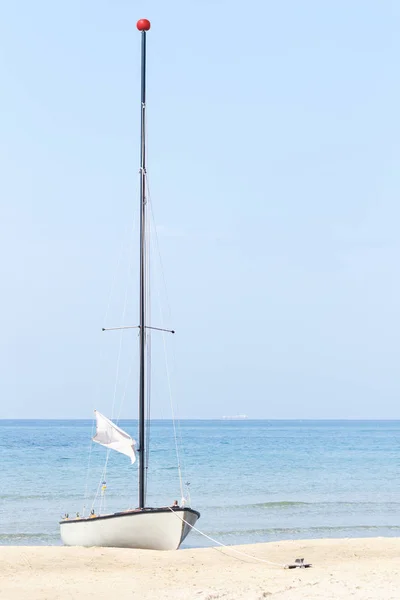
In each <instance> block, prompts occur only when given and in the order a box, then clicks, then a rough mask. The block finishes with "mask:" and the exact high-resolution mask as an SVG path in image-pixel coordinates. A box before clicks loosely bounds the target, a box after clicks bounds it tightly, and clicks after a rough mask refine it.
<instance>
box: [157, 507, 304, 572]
mask: <svg viewBox="0 0 400 600" xmlns="http://www.w3.org/2000/svg"><path fill="white" fill-rule="evenodd" d="M168 508H169V510H170V511H171V512H172V513H174V515H175V516H176V517H177V518H178V519H180V520H181V521H182V522H183V523H186V525H188V526H189V527H191V528H192V529H193V530H194V531H197V533H199V534H200V535H202V536H203V537H205V538H207V539H208V540H210V541H211V542H214V544H217V545H218V546H222V547H223V548H226V549H227V550H230V551H231V552H235V553H236V554H240V555H241V556H245V557H246V558H251V560H256V561H258V562H262V563H265V564H267V565H272V566H274V567H280V568H283V569H295V568H299V569H305V568H308V567H311V564H309V563H305V562H304V558H297V559H296V561H295V562H294V563H290V564H283V563H276V562H272V561H271V560H266V559H265V558H258V557H257V556H252V555H251V554H247V552H243V551H242V550H237V549H236V548H234V547H233V546H227V545H226V544H223V543H222V542H219V541H218V540H215V539H214V538H212V537H211V536H210V535H207V534H206V533H204V532H203V531H200V529H197V527H195V526H194V525H191V524H190V523H189V522H188V521H186V520H185V519H183V518H182V517H180V516H179V515H178V513H176V512H175V511H174V510H173V509H172V508H170V507H168Z"/></svg>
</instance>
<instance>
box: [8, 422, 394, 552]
mask: <svg viewBox="0 0 400 600" xmlns="http://www.w3.org/2000/svg"><path fill="white" fill-rule="evenodd" d="M136 424H137V420H134V419H132V420H131V419H129V420H125V419H121V421H120V425H121V426H122V427H123V428H124V429H126V430H127V431H128V432H129V433H130V434H131V435H132V436H133V437H136ZM92 435H93V420H92V419H90V420H88V419H0V452H1V460H2V470H1V473H0V545H59V544H60V543H61V541H60V537H59V527H58V522H59V520H60V518H61V517H62V516H63V515H64V514H65V513H68V514H69V515H71V516H74V515H75V514H76V513H79V514H81V515H82V514H84V513H85V514H87V513H88V511H90V510H91V509H92V508H93V509H94V510H95V512H96V513H97V512H99V511H100V510H101V512H102V513H104V512H114V511H117V510H125V509H127V508H132V507H134V506H136V501H137V500H136V496H137V489H136V488H137V468H136V465H134V466H133V467H132V466H131V465H130V464H129V460H127V459H126V457H124V456H123V455H114V454H116V453H113V454H110V456H109V460H108V465H107V471H106V473H104V464H105V458H106V454H107V452H106V450H105V449H104V448H102V447H100V446H98V445H97V444H93V443H91V437H92ZM150 435H151V451H150V459H149V468H148V488H147V495H148V502H147V504H148V505H150V506H151V505H169V504H171V503H172V502H173V501H174V500H175V499H178V500H179V499H180V497H181V492H180V488H179V478H178V471H177V460H176V455H175V446H174V438H173V430H172V421H171V420H169V419H155V420H154V421H152V423H151V431H150ZM178 439H179V442H180V444H179V445H181V442H182V447H183V449H184V450H183V451H182V452H181V454H180V461H181V466H182V475H183V482H184V483H186V482H188V483H189V486H186V487H185V489H184V494H185V496H186V497H188V491H187V490H189V492H190V497H191V505H192V507H193V508H195V509H196V510H199V511H200V513H201V519H200V520H199V521H198V524H197V526H198V528H199V529H200V530H201V531H203V532H204V533H206V534H207V535H209V536H211V537H212V538H214V539H216V540H218V541H220V542H222V543H224V544H240V543H256V542H266V541H276V540H285V539H306V538H321V537H322V538H325V537H339V538H340V537H376V536H386V537H395V536H398V535H400V519H399V511H400V490H399V484H398V481H399V474H400V473H399V471H400V466H399V465H400V443H399V440H400V420H397V419H379V420H373V419H323V420H321V419H291V420H286V419H285V420H283V419H251V418H248V419H243V420H230V419H225V420H224V419H223V418H222V417H221V418H219V419H181V420H180V425H179V427H178ZM103 481H106V490H105V492H104V493H103V494H101V492H100V493H99V494H98V495H97V499H95V500H94V498H95V496H96V491H98V490H99V489H100V488H101V484H102V482H103ZM209 545H212V543H211V542H210V541H209V540H207V539H206V538H204V537H202V536H201V535H200V534H198V533H196V532H192V533H191V534H190V536H189V537H188V538H187V540H186V541H185V544H184V545H183V547H198V546H209Z"/></svg>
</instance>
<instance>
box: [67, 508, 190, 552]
mask: <svg viewBox="0 0 400 600" xmlns="http://www.w3.org/2000/svg"><path fill="white" fill-rule="evenodd" d="M199 517H200V513H198V512H197V511H195V510H193V509H191V508H176V509H173V510H170V509H168V508H158V509H157V508H153V509H144V510H136V511H126V512H121V513H114V514H111V515H102V516H99V517H97V516H96V517H90V518H84V519H83V518H82V519H70V520H68V519H66V520H64V521H61V522H60V534H61V539H62V541H63V543H64V544H65V545H66V546H87V547H88V546H89V547H91V546H111V547H114V548H143V549H147V550H177V549H178V548H179V546H180V545H181V543H182V542H183V540H184V539H185V537H186V536H187V535H188V533H189V532H190V530H191V525H194V524H195V523H196V521H197V519H198V518H199ZM185 521H186V522H187V523H185ZM188 523H189V525H188Z"/></svg>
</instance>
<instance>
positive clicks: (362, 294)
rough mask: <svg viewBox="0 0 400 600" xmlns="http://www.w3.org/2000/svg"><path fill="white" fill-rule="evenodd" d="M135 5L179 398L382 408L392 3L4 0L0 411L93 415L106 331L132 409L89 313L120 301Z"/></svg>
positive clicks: (324, 412) (126, 352)
mask: <svg viewBox="0 0 400 600" xmlns="http://www.w3.org/2000/svg"><path fill="white" fill-rule="evenodd" d="M141 17H146V18H149V19H150V20H151V22H152V29H151V31H150V33H149V37H148V64H149V66H148V120H149V126H148V132H149V178H150V185H151V195H152V205H153V210H154V215H155V220H156V223H157V230H158V241H159V246H160V249H161V254H162V261H163V267H164V274H165V278H166V281H167V288H168V297H169V305H170V307H171V316H168V317H167V318H166V319H165V322H164V324H165V325H168V326H171V327H174V328H175V329H176V331H177V333H176V335H175V337H174V338H173V339H168V340H167V346H168V358H169V362H170V366H171V369H172V370H173V374H172V382H173V389H174V399H175V400H176V402H177V403H178V404H179V414H180V415H181V416H182V417H199V418H208V417H217V418H218V417H220V416H222V415H226V414H237V413H247V414H248V415H249V416H250V417H253V418H399V417H400V411H399V403H398V397H399V394H400V377H399V373H398V363H399V350H398V347H399V334H400V327H399V316H398V315H399V306H400V284H399V277H398V269H399V267H398V265H399V262H400V243H399V234H398V223H399V218H400V207H399V201H398V196H399V189H400V175H399V173H400V171H399V168H398V164H399V159H400V142H399V140H400V131H399V129H400V127H399V118H398V106H399V105H400V97H399V96H400V86H399V79H398V75H397V72H398V56H399V50H400V41H399V36H398V30H399V18H400V5H399V4H398V3H396V2H394V1H393V2H390V1H383V2H379V3H378V2H375V1H374V2H372V1H366V0H363V1H361V0H360V1H357V0H353V2H345V1H342V0H339V1H336V2H320V1H317V0H315V1H311V0H305V1H303V2H297V1H295V0H286V1H282V2H279V3H277V2H269V1H266V0H265V1H262V0H249V1H248V2H246V3H245V4H243V3H239V2H237V1H235V0H230V1H229V2H228V1H224V0H213V2H211V1H210V0H202V1H201V2H194V1H193V0H192V1H191V2H187V1H186V2H183V1H173V2H169V3H165V2H161V1H159V0H154V1H147V2H136V3H132V2H128V1H127V0H113V1H112V2H111V0H96V2H95V1H94V0H85V2H82V1H81V0H69V1H68V2H50V0H49V1H46V0H39V1H38V2H34V3H33V2H31V1H30V0H17V1H15V2H9V3H6V4H5V6H4V7H3V10H2V18H1V20H0V76H1V81H2V94H1V98H0V114H1V118H0V128H1V130H0V133H1V135H0V169H1V177H0V194H1V214H0V257H1V258H0V264H1V278H2V294H1V297H0V308H1V314H2V328H1V330H2V335H1V338H0V339H1V342H0V365H1V375H0V393H1V398H2V402H1V405H0V417H1V418H32V417H41V418H46V417H48V418H58V417H77V418H88V417H90V416H91V415H92V410H93V408H98V409H100V410H103V411H104V412H106V413H108V414H109V413H110V410H109V409H110V407H111V405H112V402H113V394H114V386H115V373H116V360H117V354H118V349H119V344H120V343H121V344H122V345H121V349H122V359H121V363H120V374H119V377H118V383H117V386H116V388H115V389H116V390H117V391H116V394H117V395H116V398H117V399H116V402H117V404H118V403H119V402H120V399H121V398H122V396H123V394H124V392H123V390H124V389H125V387H126V390H127V393H126V397H125V400H124V403H123V408H122V415H123V416H126V417H130V416H131V417H135V416H136V398H137V384H136V381H135V374H136V373H135V369H136V356H137V350H136V347H137V340H136V337H135V336H136V333H134V332H133V331H126V332H124V333H123V334H122V338H120V334H119V333H116V332H109V333H105V334H104V333H103V334H102V333H101V331H100V330H101V327H102V326H103V325H109V326H110V325H116V324H117V325H119V324H120V323H121V322H122V320H123V321H124V322H129V323H130V324H132V323H136V322H137V298H136V293H137V285H136V284H137V240H136V238H135V237H133V242H132V235H131V222H132V216H135V215H136V216H137V205H138V164H139V153H138V149H139V148H138V135H139V52H140V35H139V33H138V32H137V31H136V28H135V23H136V21H137V19H138V18H141ZM135 211H136V213H135ZM135 231H136V232H137V229H135ZM132 243H133V245H132ZM135 244H136V245H135ZM155 262H156V263H157V261H155ZM130 265H132V267H131V266H130ZM155 272H157V267H156V269H155ZM127 273H129V277H127ZM156 279H157V278H155V280H156ZM113 281H115V284H114V285H113ZM126 281H129V282H130V283H129V287H128V296H127V298H128V300H129V301H128V303H127V310H126V314H125V315H124V316H123V315H122V312H123V306H124V302H125V294H126V289H127V288H126ZM159 281H162V278H161V276H159ZM158 285H159V288H157V283H154V285H153V291H154V290H156V289H160V290H161V291H160V296H161V305H162V307H163V311H164V314H167V315H169V313H168V306H169V305H168V304H167V302H166V300H165V299H166V294H164V292H163V291H162V285H161V284H158ZM110 288H112V293H111V295H110ZM153 297H156V298H157V297H158V294H157V293H155V294H154V295H153ZM109 298H111V300H110V302H108V299H109ZM108 304H109V308H108V310H107V305H108ZM156 304H157V303H156ZM157 310H158V309H156V305H155V307H154V308H153V315H152V322H153V324H155V325H159V324H160V322H161V321H162V319H161V317H160V318H158V313H157ZM106 313H107V314H106ZM105 321H107V322H105ZM156 321H157V322H156ZM120 339H122V341H121V342H120ZM152 343H153V347H154V359H153V363H152V367H153V372H154V378H153V381H154V383H153V391H154V400H153V414H154V416H155V417H160V416H163V417H168V416H169V414H170V412H169V409H168V406H169V400H168V394H167V391H168V390H167V381H166V376H165V369H164V361H163V359H162V343H161V338H156V337H155V336H153V341H152ZM171 357H172V358H171ZM132 365H133V371H132V373H131V379H129V380H128V372H129V369H130V367H131V366H132ZM172 367H173V368H172ZM126 381H128V383H127V384H126V385H125V382H126ZM118 405H119V404H118Z"/></svg>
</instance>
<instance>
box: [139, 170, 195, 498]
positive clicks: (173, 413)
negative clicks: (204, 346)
mask: <svg viewBox="0 0 400 600" xmlns="http://www.w3.org/2000/svg"><path fill="white" fill-rule="evenodd" d="M146 180H147V188H148V204H149V206H150V215H151V218H152V221H153V229H154V236H153V237H154V239H155V240H156V243H155V244H154V246H155V250H157V253H158V257H159V261H160V266H161V272H162V276H163V277H162V278H163V283H164V288H165V293H166V296H167V304H168V307H169V312H170V313H171V310H170V306H169V302H168V295H167V287H166V283H165V276H164V270H163V264H162V260H161V253H160V247H159V242H158V236H157V228H156V225H155V219H154V212H153V205H152V201H151V194H150V186H149V182H148V178H146ZM157 297H158V303H159V310H160V318H161V325H162V328H163V329H165V328H166V327H165V323H164V318H163V312H162V309H161V298H160V290H159V288H158V287H157ZM161 334H162V340H163V348H164V358H165V368H166V374H167V382H168V392H169V399H170V407H171V416H172V426H173V432H174V443H175V453H176V458H177V463H178V476H179V487H180V492H181V498H182V499H183V498H184V491H183V481H182V466H181V454H180V451H179V444H178V436H177V427H176V421H177V418H176V416H175V409H174V403H173V394H172V385H171V377H170V370H169V364H168V357H167V345H166V338H165V332H164V331H162V332H161ZM178 422H179V420H178ZM183 470H184V471H185V469H183ZM185 477H186V474H185Z"/></svg>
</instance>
